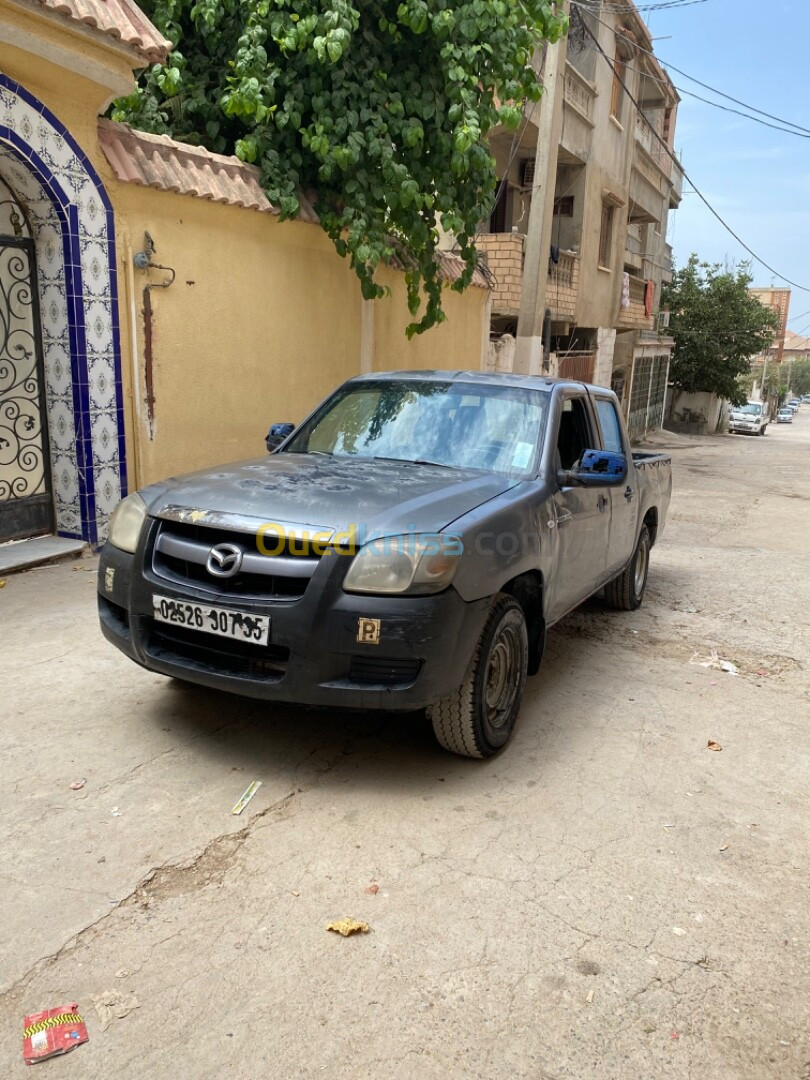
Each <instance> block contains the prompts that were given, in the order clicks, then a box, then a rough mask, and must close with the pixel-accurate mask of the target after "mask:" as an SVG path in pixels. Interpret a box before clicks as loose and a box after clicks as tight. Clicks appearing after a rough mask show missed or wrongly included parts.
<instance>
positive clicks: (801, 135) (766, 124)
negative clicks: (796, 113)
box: [656, 80, 810, 139]
mask: <svg viewBox="0 0 810 1080" xmlns="http://www.w3.org/2000/svg"><path fill="white" fill-rule="evenodd" d="M656 81H657V82H658V81H660V80H656ZM675 89H676V90H677V91H678V93H679V94H686V95H687V96H688V97H693V98H697V100H698V101H702V102H703V103H704V105H712V106H713V107H714V108H715V109H722V110H723V112H727V113H734V115H735V116H743V117H745V119H746V120H753V121H754V123H755V124H762V126H763V127H767V128H772V129H773V130H774V131H783V132H784V133H785V134H786V135H795V136H796V138H797V139H810V132H808V133H807V134H806V135H805V134H804V132H801V131H794V130H793V129H792V128H786V127H780V126H779V124H771V123H769V122H768V121H767V120H760V118H759V117H758V116H752V115H751V114H750V113H746V112H743V111H742V109H732V108H730V107H729V106H728V105H721V104H720V102H719V101H710V100H709V98H705V97H701V95H700V94H696V93H695V92H694V91H693V90H684V88H683V87H681V86H676V87H675Z"/></svg>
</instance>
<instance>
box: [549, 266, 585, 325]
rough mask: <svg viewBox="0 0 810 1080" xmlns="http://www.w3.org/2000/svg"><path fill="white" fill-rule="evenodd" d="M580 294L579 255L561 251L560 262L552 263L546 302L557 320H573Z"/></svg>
mask: <svg viewBox="0 0 810 1080" xmlns="http://www.w3.org/2000/svg"><path fill="white" fill-rule="evenodd" d="M578 295H579V255H573V254H571V253H569V252H564V251H562V252H560V257H559V262H557V263H551V265H550V267H549V274H548V291H547V293H546V302H547V304H548V307H550V308H551V312H552V316H553V318H554V321H555V322H573V321H574V320H575V319H576V314H577V296H578Z"/></svg>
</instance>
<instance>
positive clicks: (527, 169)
mask: <svg viewBox="0 0 810 1080" xmlns="http://www.w3.org/2000/svg"><path fill="white" fill-rule="evenodd" d="M520 183H521V187H525V188H528V187H532V186H533V184H534V158H526V159H525V161H524V162H523V165H522V167H521V170H520Z"/></svg>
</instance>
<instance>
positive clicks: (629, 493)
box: [624, 487, 635, 502]
mask: <svg viewBox="0 0 810 1080" xmlns="http://www.w3.org/2000/svg"><path fill="white" fill-rule="evenodd" d="M634 494H635V492H634V491H633V489H632V488H631V487H627V488H625V491H624V497H625V499H627V501H628V502H632V501H633V495H634Z"/></svg>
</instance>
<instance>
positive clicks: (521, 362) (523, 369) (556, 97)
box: [514, 0, 569, 375]
mask: <svg viewBox="0 0 810 1080" xmlns="http://www.w3.org/2000/svg"><path fill="white" fill-rule="evenodd" d="M560 8H561V14H564V15H567V14H568V8H569V0H562V3H561V4H560ZM567 55H568V41H567V38H565V37H563V38H561V39H560V40H559V41H558V42H557V43H556V44H554V45H550V46H549V48H548V50H547V52H546V63H545V70H544V72H543V85H544V87H545V90H544V93H543V96H542V98H541V99H540V102H539V107H540V117H539V120H538V124H537V150H536V152H535V160H534V182H533V184H532V204H531V209H530V210H529V224H528V228H527V231H526V241H525V246H524V260H523V287H522V289H521V295H520V313H519V315H518V328H517V341H516V343H515V363H514V370H515V371H516V372H519V373H520V374H522V375H539V374H541V372H542V371H543V365H544V360H545V359H546V357H545V349H544V341H543V323H544V321H545V315H546V292H547V288H548V260H549V253H550V250H551V235H552V234H551V226H552V219H553V217H554V189H555V186H556V182H557V158H558V156H559V149H560V137H561V134H562V111H563V98H564V93H565V85H564V80H565V61H566V57H567Z"/></svg>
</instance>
